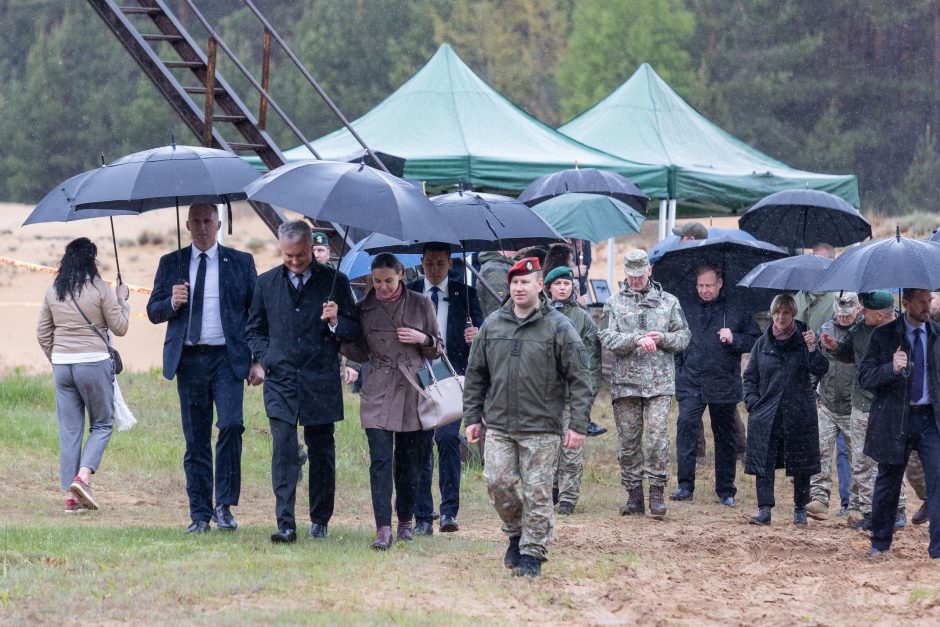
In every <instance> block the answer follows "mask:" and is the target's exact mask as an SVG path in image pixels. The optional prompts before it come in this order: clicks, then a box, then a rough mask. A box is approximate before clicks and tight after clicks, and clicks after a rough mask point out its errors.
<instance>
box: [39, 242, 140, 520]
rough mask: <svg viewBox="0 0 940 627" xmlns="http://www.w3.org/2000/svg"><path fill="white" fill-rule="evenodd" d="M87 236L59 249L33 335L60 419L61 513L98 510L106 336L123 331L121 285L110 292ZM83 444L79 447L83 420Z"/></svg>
mask: <svg viewBox="0 0 940 627" xmlns="http://www.w3.org/2000/svg"><path fill="white" fill-rule="evenodd" d="M97 255H98V248H97V246H95V244H94V243H93V242H91V241H90V240H89V239H88V238H87V237H80V238H78V239H76V240H72V241H71V242H69V244H68V245H67V246H66V247H65V255H63V256H62V261H60V262H59V272H58V274H56V277H55V280H54V281H53V282H52V285H51V286H50V287H49V289H48V290H47V291H46V297H45V298H44V299H43V303H42V308H41V309H40V312H39V325H38V327H37V329H36V337H37V339H38V340H39V346H40V347H42V350H43V352H44V353H45V354H46V357H47V358H48V359H49V361H50V362H52V371H53V377H54V379H55V394H56V414H57V416H58V421H59V473H60V475H59V481H60V485H61V487H62V490H64V491H65V492H66V495H67V498H66V501H65V511H66V513H71V512H79V511H82V510H85V509H92V510H94V509H98V501H97V499H96V498H95V493H94V492H93V491H92V489H91V476H92V475H93V474H95V472H97V470H98V466H99V465H100V464H101V458H102V456H103V455H104V449H105V447H107V445H108V441H109V440H110V439H111V433H112V430H113V426H114V370H113V365H112V363H111V355H110V348H111V345H110V342H109V340H108V339H107V336H106V334H107V333H108V331H109V330H110V331H111V332H113V333H114V334H115V335H124V334H125V333H127V326H128V321H129V317H130V305H129V304H128V302H127V297H128V289H127V285H124V284H119V285H117V286H116V287H115V288H114V291H112V290H111V289H109V288H108V286H107V285H106V284H105V282H104V281H102V280H101V275H99V274H98V266H97V263H96V261H95V259H96V257H97ZM86 412H87V414H88V423H89V431H88V439H87V440H86V441H85V442H84V446H82V433H83V432H84V430H85V414H86Z"/></svg>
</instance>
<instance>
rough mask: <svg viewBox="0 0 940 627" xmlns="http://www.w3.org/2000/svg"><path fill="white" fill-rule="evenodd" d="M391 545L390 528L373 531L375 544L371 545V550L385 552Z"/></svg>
mask: <svg viewBox="0 0 940 627" xmlns="http://www.w3.org/2000/svg"><path fill="white" fill-rule="evenodd" d="M391 543H392V528H391V527H379V528H378V529H376V530H375V542H373V543H372V548H373V549H375V550H376V551H387V550H388V547H389V545H390V544H391Z"/></svg>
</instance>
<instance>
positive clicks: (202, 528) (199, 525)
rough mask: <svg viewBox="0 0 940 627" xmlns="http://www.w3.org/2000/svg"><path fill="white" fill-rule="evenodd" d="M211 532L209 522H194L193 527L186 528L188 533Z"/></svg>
mask: <svg viewBox="0 0 940 627" xmlns="http://www.w3.org/2000/svg"><path fill="white" fill-rule="evenodd" d="M207 531H209V521H208V520H194V521H193V522H192V524H191V525H189V526H188V527H186V533H195V534H202V533H206V532H207Z"/></svg>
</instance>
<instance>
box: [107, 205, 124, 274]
mask: <svg viewBox="0 0 940 627" xmlns="http://www.w3.org/2000/svg"><path fill="white" fill-rule="evenodd" d="M108 219H109V220H110V221H111V243H112V244H114V265H116V266H117V282H118V285H120V284H121V260H120V259H118V250H117V236H116V235H115V234H114V216H108Z"/></svg>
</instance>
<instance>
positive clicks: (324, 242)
mask: <svg viewBox="0 0 940 627" xmlns="http://www.w3.org/2000/svg"><path fill="white" fill-rule="evenodd" d="M310 237H311V238H313V245H314V246H329V245H330V238H329V237H327V236H326V233H324V232H323V231H314V232H313V233H311V234H310Z"/></svg>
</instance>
